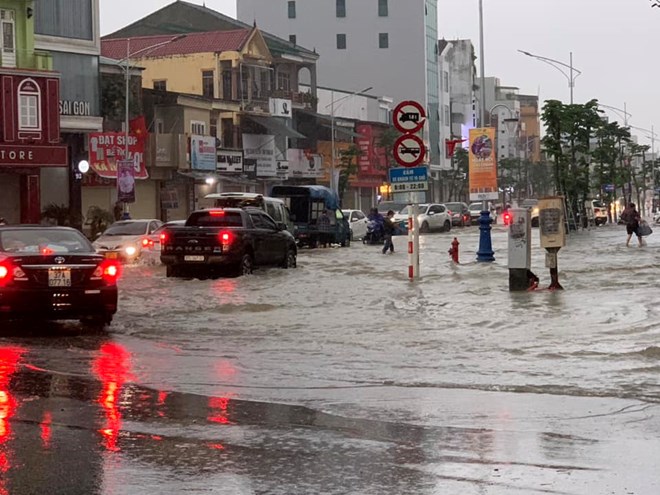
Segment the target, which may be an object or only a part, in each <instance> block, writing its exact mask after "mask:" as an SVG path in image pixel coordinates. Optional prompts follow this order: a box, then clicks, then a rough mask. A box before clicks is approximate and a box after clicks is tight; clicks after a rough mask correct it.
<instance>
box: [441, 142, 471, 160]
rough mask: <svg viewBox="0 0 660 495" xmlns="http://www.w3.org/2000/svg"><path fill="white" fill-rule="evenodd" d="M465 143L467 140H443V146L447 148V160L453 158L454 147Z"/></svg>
mask: <svg viewBox="0 0 660 495" xmlns="http://www.w3.org/2000/svg"><path fill="white" fill-rule="evenodd" d="M463 141H467V139H451V140H450V139H445V145H446V146H447V158H451V157H452V156H454V151H456V145H457V144H458V143H462V142H463Z"/></svg>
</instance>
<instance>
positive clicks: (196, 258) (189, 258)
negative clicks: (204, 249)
mask: <svg viewBox="0 0 660 495" xmlns="http://www.w3.org/2000/svg"><path fill="white" fill-rule="evenodd" d="M183 261H204V256H197V255H195V256H192V255H189V256H184V257H183Z"/></svg>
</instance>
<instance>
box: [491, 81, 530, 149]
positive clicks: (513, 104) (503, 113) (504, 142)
mask: <svg viewBox="0 0 660 495" xmlns="http://www.w3.org/2000/svg"><path fill="white" fill-rule="evenodd" d="M485 79H486V121H487V122H488V123H489V125H490V126H492V127H496V128H497V135H496V136H497V137H496V141H497V157H498V158H499V159H503V158H520V156H521V154H520V131H521V120H520V101H519V99H518V96H519V94H518V93H519V91H518V88H516V87H513V86H502V85H501V84H500V80H499V79H498V78H497V77H487V78H485Z"/></svg>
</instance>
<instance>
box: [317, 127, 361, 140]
mask: <svg viewBox="0 0 660 495" xmlns="http://www.w3.org/2000/svg"><path fill="white" fill-rule="evenodd" d="M322 125H323V127H325V128H326V129H330V130H331V131H332V126H331V125H327V124H322ZM335 133H336V134H343V135H344V136H346V137H349V138H361V137H364V136H363V135H362V134H358V133H357V132H353V131H352V130H350V129H348V128H346V127H342V126H340V125H336V124H335Z"/></svg>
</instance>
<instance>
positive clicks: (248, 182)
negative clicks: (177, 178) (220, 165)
mask: <svg viewBox="0 0 660 495" xmlns="http://www.w3.org/2000/svg"><path fill="white" fill-rule="evenodd" d="M177 172H178V174H179V175H182V176H184V177H189V178H191V179H195V180H205V179H208V178H213V179H215V180H217V181H218V182H228V183H229V184H238V185H242V186H254V185H257V181H256V180H254V179H250V178H248V177H244V176H241V175H228V174H220V173H217V172H197V171H186V172H184V171H182V170H178V171H177Z"/></svg>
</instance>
